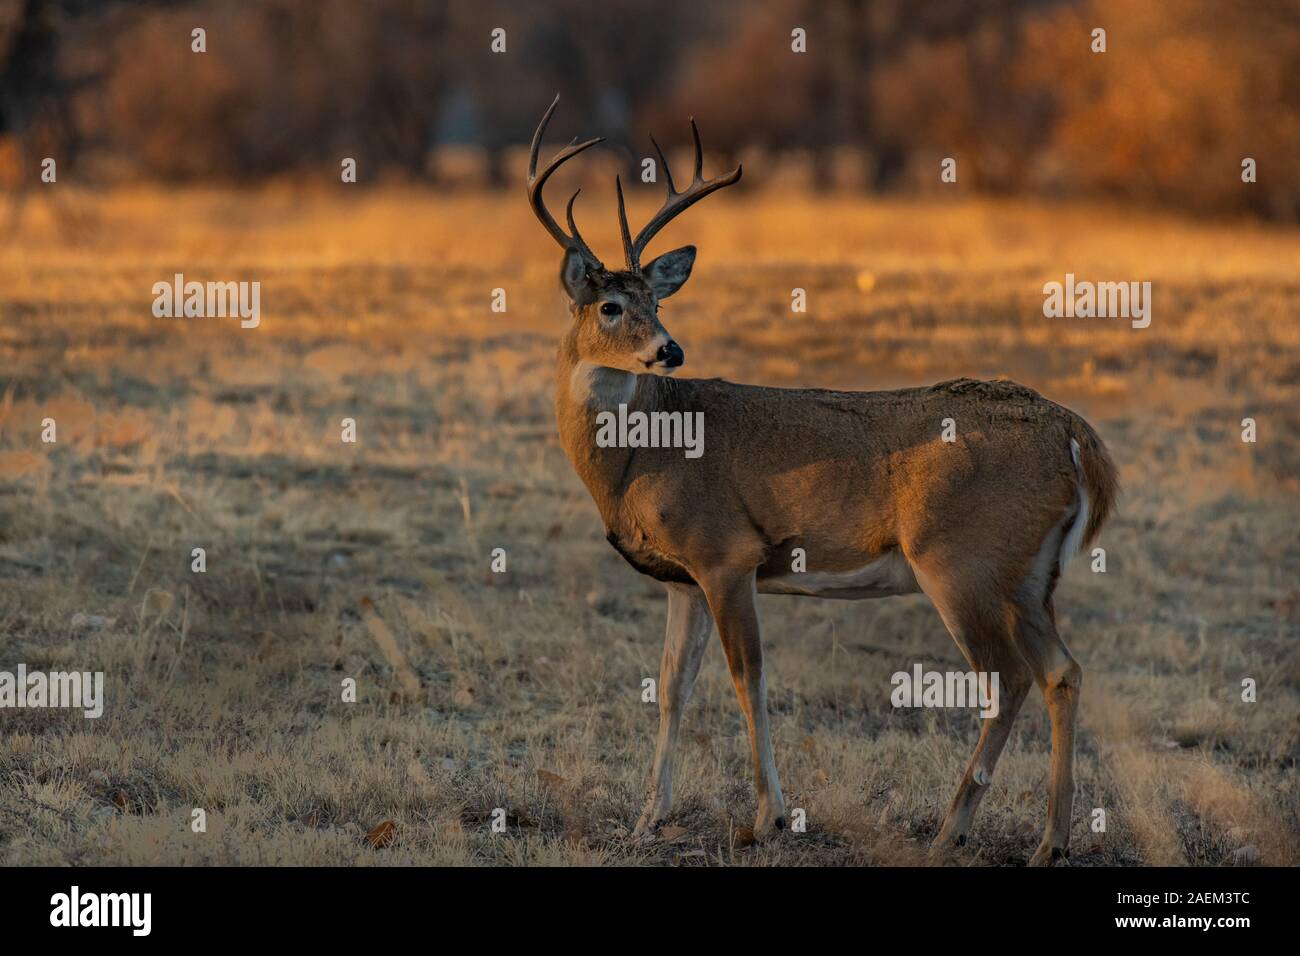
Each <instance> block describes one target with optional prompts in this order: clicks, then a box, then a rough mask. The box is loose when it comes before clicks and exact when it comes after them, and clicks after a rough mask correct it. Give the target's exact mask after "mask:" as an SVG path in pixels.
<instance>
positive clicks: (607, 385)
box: [569, 362, 636, 410]
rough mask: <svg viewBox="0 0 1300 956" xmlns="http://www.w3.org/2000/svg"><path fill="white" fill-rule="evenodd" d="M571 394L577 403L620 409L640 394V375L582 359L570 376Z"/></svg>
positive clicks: (593, 406)
mask: <svg viewBox="0 0 1300 956" xmlns="http://www.w3.org/2000/svg"><path fill="white" fill-rule="evenodd" d="M569 394H570V395H572V396H573V400H574V401H575V402H578V403H579V404H581V405H587V406H589V407H591V408H598V409H607V410H608V409H614V408H618V406H619V405H625V404H627V403H628V402H630V401H632V396H633V395H634V394H636V376H635V375H633V374H632V373H631V372H624V371H623V370H622V369H617V368H609V367H608V366H604V365H594V364H592V363H591V362H579V363H578V364H577V365H576V366H574V369H573V374H572V375H571V376H570V377H569Z"/></svg>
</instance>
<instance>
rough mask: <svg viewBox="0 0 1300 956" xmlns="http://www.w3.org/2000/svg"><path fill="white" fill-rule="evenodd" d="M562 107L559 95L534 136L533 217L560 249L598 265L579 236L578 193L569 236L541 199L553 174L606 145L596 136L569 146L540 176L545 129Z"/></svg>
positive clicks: (530, 178) (530, 201)
mask: <svg viewBox="0 0 1300 956" xmlns="http://www.w3.org/2000/svg"><path fill="white" fill-rule="evenodd" d="M559 103H560V94H558V93H556V94H555V99H553V100H551V105H550V106H549V107H548V108H547V110H546V114H545V115H544V116H543V117H542V121H541V122H540V123H538V124H537V131H536V132H534V133H533V143H532V147H531V148H530V149H529V152H528V204H529V205H530V206H532V208H533V213H534V215H536V216H537V219H538V221H539V222H541V224H542V225H543V226H545V227H546V231H547V232H549V233H550V234H551V237H552V238H553V239H554V240H555V241H556V242H558V243H559V244H560V246H561V248H563V249H577V250H578V251H579V252H581V253H582V254H583V255H584V256H586V257H587V258H588V259H590V260H591V261H592V262H593V263H596V264H599V263H600V259H599V258H597V256H596V254H595V253H594V252H592V251H591V247H590V246H588V245H587V243H586V241H585V240H583V238H582V234H581V233H579V232H578V227H577V225H576V224H575V223H574V221H573V200H574V199H577V198H578V193H576V192H575V193H574V194H573V197H572V198H571V199H570V200H569V205H568V209H567V218H568V222H569V229H570V230H571V231H572V233H573V235H569V234H568V233H566V232H565V231H564V230H563V229H561V228H560V224H559V223H557V222H556V221H555V217H554V216H552V215H551V213H550V211H549V210H547V208H546V202H545V200H543V199H542V187H544V186H545V185H546V181H547V180H548V179H550V178H551V173H553V172H555V171H556V170H557V169H559V168H560V166H562V165H563V164H564V163H566V162H568V161H569V160H570V159H572V158H573V157H574V156H577V155H578V154H579V153H581V152H582V151H583V150H585V149H590V148H591V147H592V146H595V145H596V144H597V143H602V142H604V137H603V136H597V137H596V138H595V139H589V140H587V141H586V142H585V143H577V142H574V143H570V144H569V145H568V146H565V147H564V148H563V149H562V150H560V151H559V152H558V153H556V154H555V157H554V158H553V159H552V160H551V161H550V162H548V163H547V164H546V165H545V166H544V167H543V168H542V171H541V173H538V172H537V154H538V152H539V151H540V149H541V146H542V137H543V136H544V135H545V134H546V126H547V124H548V123H550V121H551V115H552V114H553V113H554V112H555V107H556V106H558V105H559ZM579 192H581V190H579Z"/></svg>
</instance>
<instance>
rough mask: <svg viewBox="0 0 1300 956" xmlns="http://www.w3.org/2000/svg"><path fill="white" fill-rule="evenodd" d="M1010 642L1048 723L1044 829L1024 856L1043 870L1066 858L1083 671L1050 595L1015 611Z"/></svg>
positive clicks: (1068, 847) (1068, 845) (1072, 804)
mask: <svg viewBox="0 0 1300 956" xmlns="http://www.w3.org/2000/svg"><path fill="white" fill-rule="evenodd" d="M1016 619H1017V620H1016V641H1017V643H1018V644H1019V646H1020V650H1021V653H1023V654H1024V656H1025V660H1026V661H1028V663H1029V668H1030V670H1031V671H1032V672H1033V675H1034V681H1035V682H1036V683H1037V684H1038V687H1039V689H1040V690H1041V691H1042V692H1043V699H1044V701H1046V703H1047V714H1048V716H1049V717H1050V718H1051V721H1052V765H1051V771H1050V776H1049V779H1048V789H1047V827H1046V829H1045V831H1044V833H1043V840H1042V842H1041V843H1040V844H1039V845H1038V849H1037V850H1035V851H1034V855H1033V856H1032V857H1030V860H1029V865H1030V866H1045V865H1050V864H1052V863H1054V862H1055V861H1056V860H1059V859H1063V858H1065V857H1067V856H1069V854H1070V813H1071V810H1072V809H1073V806H1074V735H1075V723H1076V721H1077V718H1078V712H1079V694H1080V692H1081V690H1082V688H1083V669H1082V668H1081V667H1080V666H1079V664H1078V662H1077V661H1075V659H1074V657H1073V656H1072V655H1071V654H1070V650H1069V648H1067V647H1066V646H1065V642H1064V641H1062V640H1061V636H1060V635H1059V634H1058V633H1057V632H1056V615H1055V613H1054V611H1053V609H1052V600H1051V595H1050V593H1049V594H1048V595H1047V596H1046V598H1045V599H1044V600H1043V601H1042V602H1041V603H1036V604H1035V603H1026V604H1025V605H1023V606H1018V607H1017V613H1016Z"/></svg>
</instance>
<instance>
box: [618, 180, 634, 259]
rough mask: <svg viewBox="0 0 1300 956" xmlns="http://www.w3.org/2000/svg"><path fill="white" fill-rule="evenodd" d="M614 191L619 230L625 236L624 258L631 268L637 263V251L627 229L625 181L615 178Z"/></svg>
mask: <svg viewBox="0 0 1300 956" xmlns="http://www.w3.org/2000/svg"><path fill="white" fill-rule="evenodd" d="M614 191H615V192H617V193H618V228H619V231H620V232H622V234H623V257H624V258H625V259H627V262H628V266H629V267H631V266H632V263H633V262H635V261H636V251H635V247H634V246H633V245H632V233H631V230H629V229H628V228H627V208H626V207H625V206H624V205H623V180H622V179H621V178H620V177H618V176H615V177H614ZM632 271H633V272H635V271H636V269H635V268H633V269H632Z"/></svg>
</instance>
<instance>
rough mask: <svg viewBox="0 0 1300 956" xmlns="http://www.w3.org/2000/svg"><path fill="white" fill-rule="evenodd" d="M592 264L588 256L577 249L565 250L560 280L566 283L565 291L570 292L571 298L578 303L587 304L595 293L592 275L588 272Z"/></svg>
mask: <svg viewBox="0 0 1300 956" xmlns="http://www.w3.org/2000/svg"><path fill="white" fill-rule="evenodd" d="M590 266H591V263H589V262H588V261H587V257H586V256H584V255H583V254H582V253H581V252H579V251H578V250H577V249H566V250H565V252H564V262H563V263H562V264H561V265H560V282H561V283H563V284H564V291H565V292H567V293H569V298H570V299H572V300H573V301H574V302H576V303H577V304H578V305H586V304H587V303H588V302H590V301H591V300H592V298H593V296H594V294H595V290H594V289H593V287H592V284H591V277H590V276H588V274H587V270H588V269H589V268H590Z"/></svg>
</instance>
